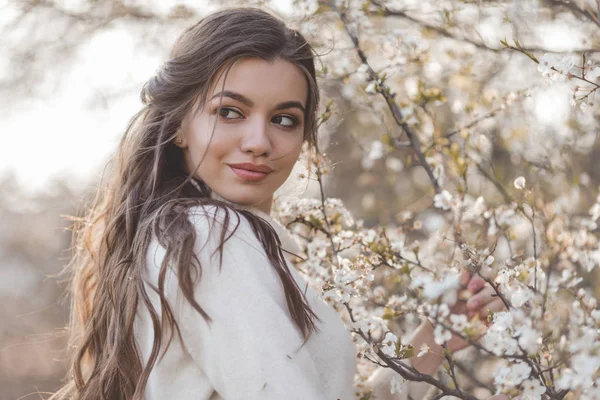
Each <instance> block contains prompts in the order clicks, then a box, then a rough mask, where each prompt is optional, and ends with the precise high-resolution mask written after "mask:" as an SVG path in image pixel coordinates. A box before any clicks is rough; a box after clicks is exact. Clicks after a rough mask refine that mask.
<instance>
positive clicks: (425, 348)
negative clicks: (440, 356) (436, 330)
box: [417, 343, 429, 357]
mask: <svg viewBox="0 0 600 400" xmlns="http://www.w3.org/2000/svg"><path fill="white" fill-rule="evenodd" d="M427 353H429V346H427V343H423V344H421V347H420V351H419V354H417V357H423V356H424V355H425V354H427Z"/></svg>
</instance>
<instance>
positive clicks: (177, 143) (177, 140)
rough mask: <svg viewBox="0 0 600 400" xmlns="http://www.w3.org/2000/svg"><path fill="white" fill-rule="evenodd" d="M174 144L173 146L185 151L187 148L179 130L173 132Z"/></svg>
mask: <svg viewBox="0 0 600 400" xmlns="http://www.w3.org/2000/svg"><path fill="white" fill-rule="evenodd" d="M174 142H175V146H177V147H180V148H182V149H185V148H186V147H187V144H186V143H185V140H183V132H182V130H181V128H179V129H177V132H175V140H174Z"/></svg>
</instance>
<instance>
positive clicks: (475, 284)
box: [446, 270, 505, 352]
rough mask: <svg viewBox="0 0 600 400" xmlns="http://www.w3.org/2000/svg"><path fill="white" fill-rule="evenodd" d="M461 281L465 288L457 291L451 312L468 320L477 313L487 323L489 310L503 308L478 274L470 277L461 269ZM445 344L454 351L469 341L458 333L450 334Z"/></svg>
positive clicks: (494, 310)
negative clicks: (457, 295)
mask: <svg viewBox="0 0 600 400" xmlns="http://www.w3.org/2000/svg"><path fill="white" fill-rule="evenodd" d="M461 283H462V284H464V285H465V286H466V288H465V289H463V290H462V291H460V292H459V299H458V301H457V302H456V304H455V305H454V306H453V307H452V308H450V313H451V314H459V315H460V314H464V315H466V316H467V319H469V320H471V319H472V318H473V317H475V316H476V315H478V316H479V318H480V319H481V320H482V321H484V322H485V323H486V325H488V323H487V316H488V313H489V312H490V311H491V312H498V311H502V310H504V309H505V307H504V303H503V302H502V300H501V299H500V298H498V296H496V292H495V291H494V289H493V288H492V287H491V286H490V284H489V283H487V282H485V281H484V280H483V278H482V277H480V276H479V275H476V276H474V277H471V276H470V275H469V273H468V272H467V271H465V270H463V272H462V273H461ZM446 345H447V346H448V348H449V349H450V350H451V351H452V352H456V351H459V350H462V349H464V348H465V347H467V346H468V345H469V342H467V341H466V340H465V339H463V338H462V337H460V336H459V335H455V334H452V338H451V339H450V340H449V341H448V342H447V343H446Z"/></svg>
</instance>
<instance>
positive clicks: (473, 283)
mask: <svg viewBox="0 0 600 400" xmlns="http://www.w3.org/2000/svg"><path fill="white" fill-rule="evenodd" d="M484 286H485V281H484V280H483V278H482V277H481V276H479V275H475V276H474V277H472V278H471V280H470V281H469V284H468V285H467V288H468V289H469V290H470V291H471V292H472V293H477V292H479V291H480V290H481V289H482V288H483V287H484Z"/></svg>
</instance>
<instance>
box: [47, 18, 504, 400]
mask: <svg viewBox="0 0 600 400" xmlns="http://www.w3.org/2000/svg"><path fill="white" fill-rule="evenodd" d="M141 96H142V100H143V103H144V107H143V109H142V110H141V111H140V112H139V113H138V114H137V115H136V116H135V117H134V118H133V119H132V121H131V122H130V124H129V126H128V128H127V130H126V132H125V135H124V137H123V139H122V141H121V144H120V147H119V150H118V154H117V155H116V157H115V158H114V164H113V166H112V170H111V172H110V174H109V175H108V177H107V178H106V179H105V180H104V181H103V186H101V188H100V189H99V190H98V194H97V198H96V201H95V202H94V204H93V206H92V208H91V209H90V210H89V212H88V214H87V215H86V217H85V218H84V220H83V221H82V224H81V225H80V226H79V227H78V230H77V234H78V236H76V237H77V238H78V239H77V242H76V244H77V246H76V254H75V257H74V259H73V260H72V263H71V266H72V267H73V280H72V296H73V307H72V315H73V318H72V323H71V331H72V334H73V336H72V347H73V349H74V354H73V361H72V365H71V371H70V376H69V380H68V382H67V383H66V385H65V386H64V387H63V388H62V389H61V390H60V391H59V392H58V393H57V394H55V395H54V396H53V399H62V398H68V399H85V400H87V399H94V400H96V399H109V400H119V399H128V400H129V399H148V400H155V399H160V400H164V399H177V400H185V399H194V400H202V399H212V400H214V399H227V400H234V399H264V400H281V399H303V400H306V399H311V400H335V399H342V400H350V399H354V398H355V394H354V388H353V384H352V383H353V382H352V381H353V375H354V371H355V361H356V360H355V359H356V349H355V347H354V345H353V343H352V341H351V338H350V335H349V333H348V331H347V330H346V328H345V327H344V325H343V322H342V320H341V318H340V317H339V315H337V313H336V312H335V311H334V310H333V308H331V307H330V306H329V305H327V304H326V303H325V302H324V301H323V300H321V299H320V298H319V297H318V296H317V295H316V293H315V292H314V291H312V290H311V288H310V287H308V286H307V285H306V282H305V281H304V280H303V278H302V277H301V276H300V275H299V274H298V272H297V271H296V270H295V269H294V268H293V267H291V266H290V264H289V261H288V260H287V258H286V257H287V256H288V254H290V253H296V254H297V253H298V252H299V249H298V247H297V245H296V243H295V242H294V240H293V239H292V238H291V237H290V236H289V235H288V233H287V232H286V230H285V229H284V228H283V227H282V226H281V225H279V224H278V223H277V222H276V221H275V220H274V219H273V218H271V217H270V215H269V213H270V210H271V202H272V200H273V193H274V192H275V191H276V190H277V189H278V188H279V187H280V186H281V185H282V184H283V183H284V181H285V180H286V179H287V178H288V176H289V174H290V172H291V171H292V168H293V167H294V164H295V163H296V161H297V160H298V157H299V154H300V151H301V148H302V145H303V144H304V143H305V142H308V143H309V144H310V145H314V144H315V143H316V123H315V120H316V117H317V108H318V104H319V91H318V88H317V83H316V76H315V67H314V60H313V53H312V49H311V47H310V46H309V45H308V43H307V42H306V40H305V39H304V38H303V37H302V35H301V34H299V33H298V32H296V31H294V30H292V29H289V28H287V27H286V26H285V25H284V24H283V23H282V22H281V21H280V20H278V19H277V18H275V17H273V16H272V15H270V14H268V13H266V12H264V11H260V10H258V9H253V8H235V9H227V10H223V11H220V12H217V13H214V14H211V15H209V16H208V17H206V18H204V19H202V20H201V21H200V22H198V23H197V24H195V25H193V26H191V27H189V28H188V29H186V30H185V31H184V32H183V33H182V34H181V36H180V37H179V38H178V40H177V41H176V43H175V45H174V46H173V49H172V51H171V53H170V57H169V59H168V61H166V62H165V63H164V65H163V66H162V67H161V68H160V70H159V71H158V73H157V74H156V75H155V76H154V77H152V78H151V79H150V80H149V81H148V82H147V83H146V84H145V85H144V87H143V90H142V95H141ZM469 287H470V289H471V290H472V291H473V292H478V294H477V295H475V296H474V297H473V298H474V299H479V300H480V302H481V304H480V305H479V306H477V307H473V309H472V310H471V311H473V312H478V311H479V310H480V309H482V307H484V306H485V307H486V308H490V307H491V308H494V307H496V304H495V303H490V300H491V297H490V296H489V291H487V290H486V289H483V290H482V287H483V285H482V282H480V281H477V280H476V279H473V280H471V282H470V286H469ZM424 342H426V343H429V345H430V347H432V348H436V347H435V344H434V343H433V335H432V327H431V325H429V324H428V323H427V324H423V325H422V326H421V327H420V328H419V329H418V330H417V332H416V333H415V339H414V340H413V343H414V344H415V345H416V346H419V345H420V344H421V343H424ZM465 345H466V344H465V343H463V342H461V341H460V340H458V339H456V340H455V342H454V344H453V346H454V347H455V349H458V348H460V347H464V346H465ZM440 362H441V357H440V356H438V355H435V354H431V355H426V356H424V357H421V358H419V359H417V360H415V361H413V366H415V368H417V369H419V370H420V371H421V372H424V373H433V372H434V371H435V370H436V369H437V367H438V366H439V364H440ZM388 371H389V370H381V371H378V373H377V374H376V375H375V376H374V377H373V379H372V381H371V384H372V385H373V389H374V390H375V392H376V394H377V395H378V396H379V397H377V398H378V399H386V398H388V399H392V398H394V397H392V395H391V394H390V390H389V380H390V378H391V376H392V374H390V373H389V372H388ZM426 389H427V385H424V384H410V385H409V387H408V389H407V390H406V391H405V392H404V393H403V394H401V395H400V396H399V397H396V398H406V396H407V394H410V396H411V397H413V398H421V397H422V396H423V393H424V390H426Z"/></svg>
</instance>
